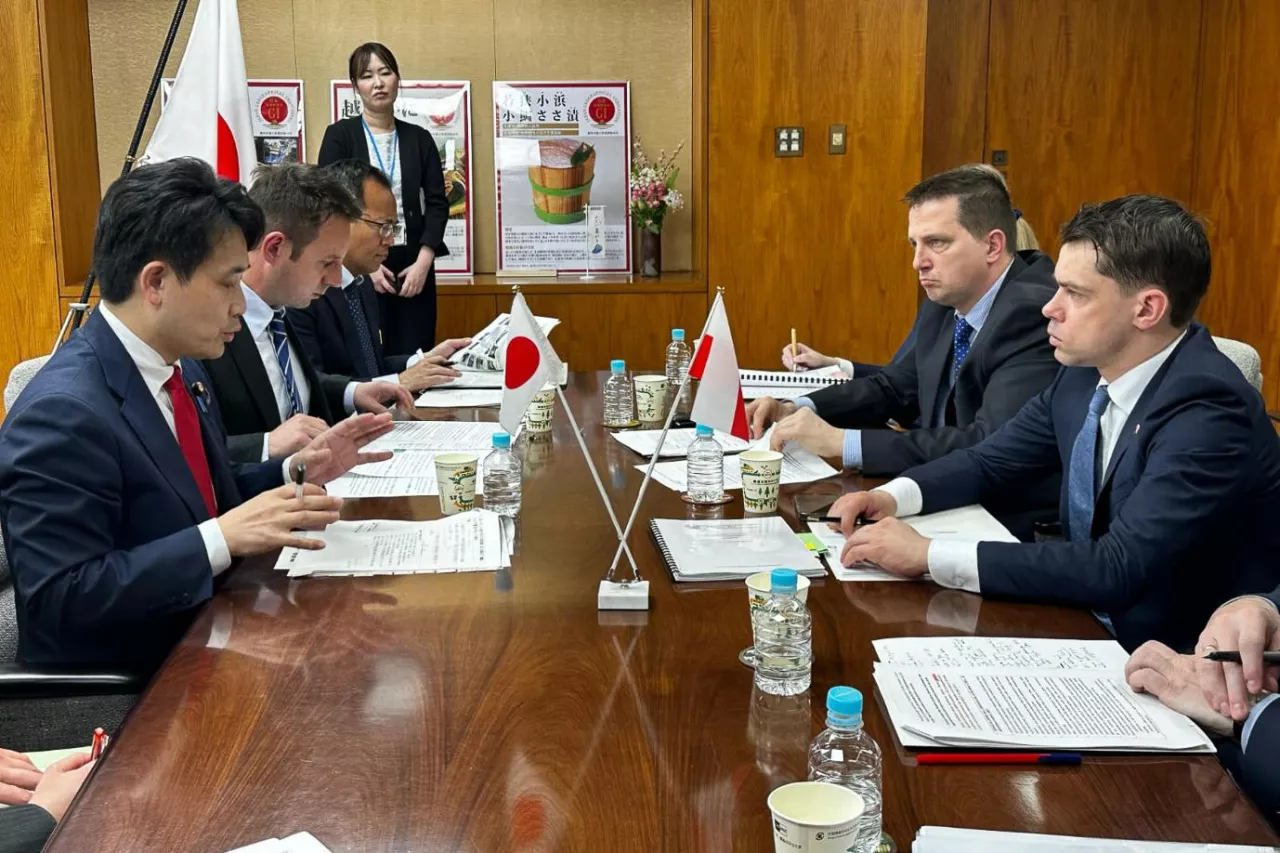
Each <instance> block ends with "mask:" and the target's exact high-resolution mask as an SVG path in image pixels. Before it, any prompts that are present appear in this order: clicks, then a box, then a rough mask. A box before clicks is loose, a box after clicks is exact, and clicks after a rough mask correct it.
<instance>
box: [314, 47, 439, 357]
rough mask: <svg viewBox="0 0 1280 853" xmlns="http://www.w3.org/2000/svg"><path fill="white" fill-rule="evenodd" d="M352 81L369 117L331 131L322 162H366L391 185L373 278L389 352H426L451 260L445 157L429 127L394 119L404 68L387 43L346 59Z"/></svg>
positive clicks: (359, 49)
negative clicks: (384, 239)
mask: <svg viewBox="0 0 1280 853" xmlns="http://www.w3.org/2000/svg"><path fill="white" fill-rule="evenodd" d="M347 76H348V77H350V79H351V84H352V85H353V86H354V87H355V90H356V92H357V93H358V94H359V95H360V102H361V104H362V105H363V108H364V112H363V115H358V116H352V117H351V118H345V119H342V120H341V121H338V122H335V123H334V124H331V125H329V127H328V128H326V130H325V132H324V141H323V142H321V143H320V158H319V163H320V165H321V166H327V165H329V164H330V163H334V162H337V161H338V160H346V159H357V160H362V161H364V162H365V163H368V164H370V165H371V166H376V167H377V168H379V169H381V170H382V172H383V173H384V174H386V176H387V178H388V179H390V181H391V187H392V191H393V192H394V193H395V197H396V209H397V218H398V220H399V221H398V223H397V225H396V233H395V240H394V245H393V246H392V247H391V251H390V253H389V254H388V255H387V261H386V264H385V266H384V267H383V269H382V271H380V273H376V274H374V276H373V280H374V287H375V288H376V289H377V290H378V299H379V301H380V302H381V305H380V307H381V309H382V311H381V313H382V324H383V332H384V346H385V348H386V351H387V352H388V353H391V354H395V355H405V354H409V353H413V352H414V351H415V350H418V349H422V350H424V351H425V350H429V349H431V347H432V346H433V345H434V344H435V336H436V271H435V260H436V258H438V257H442V256H444V255H447V254H449V248H448V247H447V246H445V244H444V228H445V224H446V223H447V222H448V220H449V202H448V201H447V200H446V198H445V187H444V172H443V170H442V169H441V167H440V152H439V149H438V148H436V141H435V139H433V138H432V137H431V134H430V132H428V131H427V130H426V129H425V128H422V127H419V126H418V125H416V124H410V123H409V122H405V121H400V120H398V119H396V117H395V112H394V108H395V102H396V96H397V95H399V93H400V66H399V64H398V63H397V62H396V58H395V56H394V55H393V54H392V53H391V51H390V50H389V49H388V48H387V46H386V45H383V44H380V43H378V42H366V43H365V44H362V45H360V46H359V47H357V48H356V49H355V50H354V51H352V53H351V58H350V59H349V60H348V61H347Z"/></svg>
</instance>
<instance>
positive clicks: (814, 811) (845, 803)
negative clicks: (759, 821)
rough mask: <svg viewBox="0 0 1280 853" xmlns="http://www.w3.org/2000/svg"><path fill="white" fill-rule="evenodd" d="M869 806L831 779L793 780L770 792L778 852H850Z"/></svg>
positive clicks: (770, 804) (775, 850)
mask: <svg viewBox="0 0 1280 853" xmlns="http://www.w3.org/2000/svg"><path fill="white" fill-rule="evenodd" d="M865 808H866V805H865V804H864V803H863V802H862V797H860V796H858V795H857V794H855V793H854V792H853V791H850V790H849V789H848V788H842V787H841V786H839V785H832V784H831V783H830V782H792V783H791V784H789V785H783V786H782V787H781V788H777V789H775V790H774V792H773V793H772V794H770V795H769V811H771V812H772V813H773V849H774V853H846V851H848V850H849V848H850V846H852V844H853V843H854V841H856V840H857V837H858V831H859V829H860V827H861V824H862V812H863V811H864V810H865Z"/></svg>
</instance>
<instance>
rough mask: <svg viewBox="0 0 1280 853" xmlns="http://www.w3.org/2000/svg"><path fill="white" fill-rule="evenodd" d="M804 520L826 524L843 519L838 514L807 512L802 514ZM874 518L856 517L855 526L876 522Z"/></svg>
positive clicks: (837, 522)
mask: <svg viewBox="0 0 1280 853" xmlns="http://www.w3.org/2000/svg"><path fill="white" fill-rule="evenodd" d="M800 519H801V520H802V521H814V522H821V523H825V524H839V523H840V521H841V519H840V516H838V515H817V514H816V513H809V512H806V513H804V514H803V515H801V516H800ZM875 523H876V520H875V519H874V518H855V519H854V520H853V526H854V527H865V526H866V525H868V524H875Z"/></svg>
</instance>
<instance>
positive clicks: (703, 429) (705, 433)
mask: <svg viewBox="0 0 1280 853" xmlns="http://www.w3.org/2000/svg"><path fill="white" fill-rule="evenodd" d="M715 434H716V431H715V430H714V429H713V428H712V427H709V426H707V425H706V424H698V438H710V437H711V436H713V435H715Z"/></svg>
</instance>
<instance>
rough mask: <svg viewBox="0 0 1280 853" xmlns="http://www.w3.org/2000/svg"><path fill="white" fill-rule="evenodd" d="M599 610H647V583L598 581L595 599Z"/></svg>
mask: <svg viewBox="0 0 1280 853" xmlns="http://www.w3.org/2000/svg"><path fill="white" fill-rule="evenodd" d="M596 605H597V607H598V609H600V610H648V609H649V582H648V581H623V582H615V581H600V594H599V596H598V598H597V599H596Z"/></svg>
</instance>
